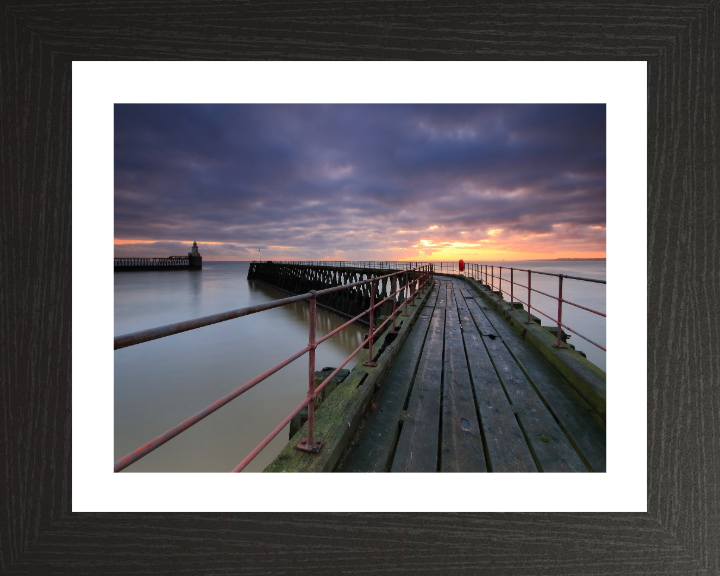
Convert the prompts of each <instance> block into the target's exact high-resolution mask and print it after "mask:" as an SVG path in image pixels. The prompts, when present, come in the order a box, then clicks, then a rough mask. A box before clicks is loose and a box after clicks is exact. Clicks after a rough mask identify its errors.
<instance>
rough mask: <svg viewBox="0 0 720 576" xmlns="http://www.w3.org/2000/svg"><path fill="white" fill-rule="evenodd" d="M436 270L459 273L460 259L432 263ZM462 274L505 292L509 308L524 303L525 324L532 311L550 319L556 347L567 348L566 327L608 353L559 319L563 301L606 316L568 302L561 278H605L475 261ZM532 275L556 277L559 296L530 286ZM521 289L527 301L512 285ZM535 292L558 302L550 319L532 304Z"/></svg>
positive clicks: (579, 279) (603, 314)
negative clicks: (519, 277) (521, 277)
mask: <svg viewBox="0 0 720 576" xmlns="http://www.w3.org/2000/svg"><path fill="white" fill-rule="evenodd" d="M434 264H435V269H436V273H437V274H460V269H459V262H435V263H434ZM464 267H465V274H466V275H467V276H469V277H471V278H474V279H475V280H478V281H480V282H482V283H483V284H485V285H486V286H489V287H490V289H491V290H492V291H499V292H500V293H501V294H505V295H506V296H510V309H511V310H513V309H514V305H513V302H515V301H517V302H520V303H521V304H523V305H524V306H527V312H528V317H527V320H526V321H525V324H532V322H533V321H532V318H531V312H532V311H535V312H537V313H538V314H541V315H542V316H544V317H545V318H547V319H549V320H551V321H552V322H553V323H555V324H556V325H557V342H556V343H555V344H553V346H554V347H555V348H567V346H565V345H564V344H563V343H562V329H563V328H565V329H566V330H568V331H570V332H572V333H573V334H575V335H577V336H579V337H580V338H582V339H583V340H586V341H587V342H589V343H590V344H592V345H594V346H596V347H598V348H599V349H600V350H602V351H603V352H607V349H606V348H605V346H603V345H601V344H598V343H597V342H595V341H593V340H591V339H590V338H588V337H587V336H585V335H583V334H581V333H580V332H578V331H577V330H575V329H573V328H570V327H569V326H568V325H567V324H565V323H564V322H563V321H562V313H563V308H562V307H563V304H569V305H570V306H574V307H576V308H579V309H581V310H585V311H586V312H590V313H592V314H596V315H598V316H602V317H603V318H606V317H607V316H606V315H605V313H604V312H599V311H598V310H593V309H592V308H590V307H587V306H583V305H581V304H577V303H575V302H571V301H570V300H566V299H565V298H563V281H564V280H577V281H581V282H591V283H595V284H606V281H605V280H599V279H597V278H584V277H582V276H570V275H569V274H558V273H554V272H543V271H540V270H529V269H527V268H514V267H512V266H496V265H494V264H477V263H471V262H468V263H465V266H464ZM496 269H498V275H497V276H496V275H495V271H496ZM503 270H506V271H507V270H509V271H510V292H508V291H507V290H504V289H503V281H505V282H506V283H507V282H508V279H507V278H503V275H502V272H503ZM515 272H525V273H527V285H524V284H520V283H519V282H516V281H515ZM533 274H541V275H543V276H552V277H555V278H557V279H558V295H557V296H553V295H552V294H548V293H547V292H543V291H541V290H538V289H537V288H533V287H532V275H533ZM516 286H517V287H519V288H523V289H525V290H527V302H525V301H524V300H522V299H521V298H518V296H517V295H516V294H515V287H516ZM533 292H535V293H537V294H541V295H543V296H545V297H547V298H551V299H553V300H556V301H557V303H558V308H557V318H553V317H552V316H550V315H549V314H547V313H546V312H543V311H542V310H539V309H538V308H536V307H535V306H532V305H531V302H532V293H533Z"/></svg>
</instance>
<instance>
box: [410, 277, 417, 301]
mask: <svg viewBox="0 0 720 576" xmlns="http://www.w3.org/2000/svg"><path fill="white" fill-rule="evenodd" d="M413 286H414V287H415V290H413V289H412V288H410V291H411V292H412V302H411V304H412V305H413V306H415V292H417V287H418V281H417V277H416V278H413Z"/></svg>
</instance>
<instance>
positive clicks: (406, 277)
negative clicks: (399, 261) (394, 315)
mask: <svg viewBox="0 0 720 576" xmlns="http://www.w3.org/2000/svg"><path fill="white" fill-rule="evenodd" d="M409 287H410V280H408V271H407V270H405V290H404V291H407V290H408V288H409ZM409 295H410V293H409V292H406V294H405V314H403V316H409V314H408V309H407V308H408V300H409V298H408V296H409Z"/></svg>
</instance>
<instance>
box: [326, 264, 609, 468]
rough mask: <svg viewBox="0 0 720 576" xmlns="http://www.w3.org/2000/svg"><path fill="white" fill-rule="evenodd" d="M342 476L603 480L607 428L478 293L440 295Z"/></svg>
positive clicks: (447, 283)
mask: <svg viewBox="0 0 720 576" xmlns="http://www.w3.org/2000/svg"><path fill="white" fill-rule="evenodd" d="M338 471H340V472H383V471H388V472H538V471H540V472H588V471H594V472H604V471H605V429H604V425H603V424H602V420H601V419H600V418H599V417H598V416H597V415H596V414H595V413H594V412H593V410H592V409H591V408H590V406H589V405H588V404H587V403H586V402H585V401H584V400H583V399H582V398H581V397H580V396H579V395H578V394H577V393H576V392H575V391H574V390H573V389H572V388H571V386H570V385H569V384H568V383H567V382H566V381H565V379H564V378H563V376H561V375H560V373H559V372H558V371H557V370H556V369H555V368H553V367H552V366H551V365H550V364H549V363H548V362H547V361H546V360H545V359H544V358H542V356H540V354H539V353H538V352H537V351H536V350H535V349H533V348H532V347H531V346H529V345H528V344H527V343H526V342H525V341H524V340H522V339H521V338H520V337H519V336H517V335H516V334H515V333H514V332H513V331H512V329H511V328H510V327H509V326H508V324H507V323H506V322H505V321H504V320H503V319H502V318H501V317H500V316H499V315H498V314H497V313H496V312H495V311H493V310H491V309H488V308H487V306H485V305H484V302H483V300H482V299H481V298H480V296H478V295H477V294H476V293H475V292H474V291H473V290H472V288H470V287H469V286H468V285H467V284H465V283H464V282H463V281H461V280H457V279H450V278H442V277H436V282H435V286H434V288H433V291H432V293H431V295H430V297H429V299H428V301H427V304H426V306H425V307H424V309H423V311H422V313H421V315H420V318H419V319H418V321H417V322H416V324H415V326H414V327H413V328H412V331H411V333H410V334H409V336H408V340H407V341H406V342H405V344H404V346H403V349H402V350H401V351H400V354H399V356H398V358H397V359H396V361H395V363H394V365H393V367H392V369H391V371H390V373H389V374H388V376H387V378H386V379H385V381H384V383H383V385H382V387H381V388H380V390H379V391H378V393H377V396H376V398H375V399H374V401H373V403H372V405H371V410H370V412H368V414H367V415H366V417H365V419H364V421H363V423H362V424H361V430H360V433H359V435H358V436H357V438H356V441H355V443H354V444H352V446H351V447H350V449H349V450H348V452H347V455H346V457H345V458H344V459H343V460H342V461H341V462H340V465H339V467H338Z"/></svg>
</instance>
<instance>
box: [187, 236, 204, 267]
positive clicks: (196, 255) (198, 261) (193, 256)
mask: <svg viewBox="0 0 720 576" xmlns="http://www.w3.org/2000/svg"><path fill="white" fill-rule="evenodd" d="M188 260H189V262H190V270H202V256H201V255H200V251H199V250H198V245H197V242H193V245H192V251H191V252H188Z"/></svg>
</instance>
